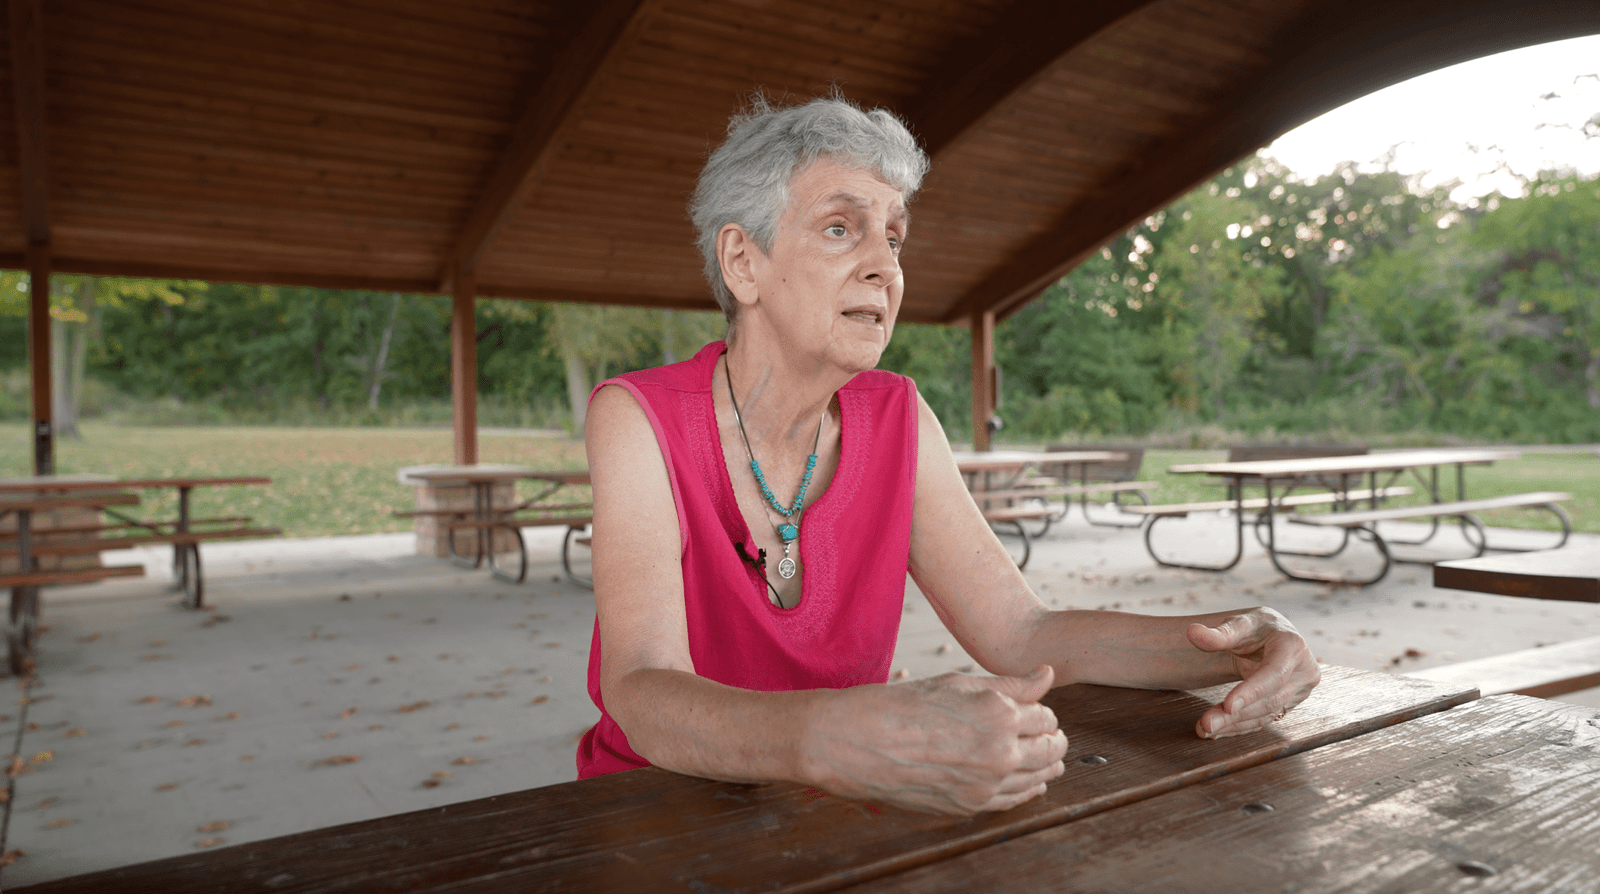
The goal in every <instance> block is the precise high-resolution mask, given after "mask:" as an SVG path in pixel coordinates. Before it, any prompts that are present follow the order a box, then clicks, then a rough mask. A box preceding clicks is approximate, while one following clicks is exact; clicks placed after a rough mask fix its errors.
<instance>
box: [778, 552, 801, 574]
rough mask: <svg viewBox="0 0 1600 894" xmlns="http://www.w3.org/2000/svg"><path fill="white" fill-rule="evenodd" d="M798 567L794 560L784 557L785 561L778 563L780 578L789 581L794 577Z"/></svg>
mask: <svg viewBox="0 0 1600 894" xmlns="http://www.w3.org/2000/svg"><path fill="white" fill-rule="evenodd" d="M798 567H799V566H798V565H796V564H795V561H794V560H793V559H791V558H789V557H788V556H784V557H783V561H781V562H779V563H778V576H779V577H781V578H783V579H784V580H788V579H789V578H791V577H794V573H795V570H796V569H797V568H798Z"/></svg>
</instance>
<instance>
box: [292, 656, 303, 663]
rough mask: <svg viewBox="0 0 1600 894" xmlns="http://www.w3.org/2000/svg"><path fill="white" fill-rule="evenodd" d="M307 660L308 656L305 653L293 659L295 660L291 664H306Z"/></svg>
mask: <svg viewBox="0 0 1600 894" xmlns="http://www.w3.org/2000/svg"><path fill="white" fill-rule="evenodd" d="M305 660H306V657H305V656H304V655H301V656H300V657H299V658H296V659H295V660H293V661H291V662H289V663H290V664H304V663H305Z"/></svg>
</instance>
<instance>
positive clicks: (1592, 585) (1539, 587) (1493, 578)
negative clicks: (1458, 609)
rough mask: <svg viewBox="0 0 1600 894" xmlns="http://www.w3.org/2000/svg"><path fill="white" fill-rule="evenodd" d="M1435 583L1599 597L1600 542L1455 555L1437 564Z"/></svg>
mask: <svg viewBox="0 0 1600 894" xmlns="http://www.w3.org/2000/svg"><path fill="white" fill-rule="evenodd" d="M1433 585H1434V586H1436V587H1446V588H1448V589H1452V590H1475V591H1477V592H1479V593H1494V594H1497V595H1500V596H1526V597H1529V598H1532V599H1564V600H1567V601H1570V602H1600V547H1596V546H1578V545H1571V544H1569V545H1568V546H1566V547H1563V548H1562V549H1555V550H1540V551H1538V552H1527V553H1512V554H1511V555H1505V556H1479V557H1477V558H1473V559H1452V560H1450V561H1448V562H1439V563H1437V564H1435V565H1434V566H1433Z"/></svg>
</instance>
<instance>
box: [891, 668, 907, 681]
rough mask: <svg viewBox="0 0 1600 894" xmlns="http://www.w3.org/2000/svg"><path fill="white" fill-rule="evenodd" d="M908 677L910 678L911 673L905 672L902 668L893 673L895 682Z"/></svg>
mask: <svg viewBox="0 0 1600 894" xmlns="http://www.w3.org/2000/svg"><path fill="white" fill-rule="evenodd" d="M910 676H911V671H909V670H907V669H906V668H903V667H902V668H900V669H899V670H897V671H895V672H894V679H896V680H904V679H907V678H908V677H910Z"/></svg>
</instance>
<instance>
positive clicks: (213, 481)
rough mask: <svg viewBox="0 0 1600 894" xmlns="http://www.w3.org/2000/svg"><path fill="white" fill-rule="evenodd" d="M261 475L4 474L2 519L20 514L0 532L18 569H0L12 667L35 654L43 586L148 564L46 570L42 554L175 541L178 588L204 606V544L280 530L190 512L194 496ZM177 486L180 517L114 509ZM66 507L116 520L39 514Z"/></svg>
mask: <svg viewBox="0 0 1600 894" xmlns="http://www.w3.org/2000/svg"><path fill="white" fill-rule="evenodd" d="M270 482H271V479H270V478H263V477H259V476H247V477H232V478H215V477H210V478H196V477H188V478H132V479H115V478H109V477H104V476H98V475H77V476H50V475H42V476H34V477H28V478H11V479H4V480H0V518H5V517H7V516H12V517H14V518H15V519H16V528H15V529H14V530H9V531H3V532H0V558H7V559H11V560H12V561H13V562H14V563H15V564H16V571H13V572H10V573H5V574H0V587H9V588H11V604H10V612H9V616H8V622H9V623H8V626H7V631H6V643H7V655H8V661H9V665H10V668H11V672H12V673H13V674H15V675H21V674H23V673H25V672H26V669H27V667H28V665H29V663H30V662H31V661H32V656H33V654H34V645H35V643H34V640H35V636H36V632H37V627H38V616H39V588H41V587H49V586H63V585H69V584H83V583H90V582H93V581H98V580H105V579H107V578H111V577H136V576H140V575H143V574H144V566H143V565H117V566H102V567H86V568H69V567H56V568H42V567H40V562H39V560H40V559H41V558H45V557H58V558H60V557H71V556H89V555H97V554H99V553H102V552H106V551H110V550H121V549H129V548H132V547H136V546H145V545H148V544H152V543H161V544H170V545H171V546H172V549H173V557H172V564H173V573H174V578H175V581H174V586H175V587H176V588H177V589H179V590H181V591H183V594H184V595H183V604H184V605H185V606H186V607H188V608H191V609H199V608H202V607H203V606H204V600H205V581H204V577H203V575H202V573H201V565H200V544H201V543H202V542H205V541H208V540H220V539H238V538H243V537H273V536H276V535H278V534H280V533H282V532H281V531H280V530H279V529H278V528H270V527H249V526H247V523H248V522H249V521H250V519H249V517H247V516H229V517H219V518H193V517H192V516H191V513H190V506H189V497H190V494H191V492H192V491H193V490H194V489H195V488H196V487H208V486H220V485H245V484H268V483H270ZM167 487H172V488H176V489H177V491H178V517H177V518H176V519H173V520H159V521H150V520H144V519H138V518H133V517H130V516H128V515H126V514H124V513H123V512H122V511H120V510H119V509H117V508H115V507H127V506H136V505H139V503H140V502H141V501H140V498H139V495H138V494H136V493H132V492H131V491H135V490H152V489H157V488H167ZM62 509H93V510H99V511H100V512H101V513H103V514H104V515H107V516H110V517H111V518H112V519H113V521H112V523H109V524H106V523H97V524H68V525H62V526H52V527H39V526H37V525H36V524H35V523H34V522H35V518H34V516H35V514H36V513H39V512H50V511H56V510H62Z"/></svg>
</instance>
